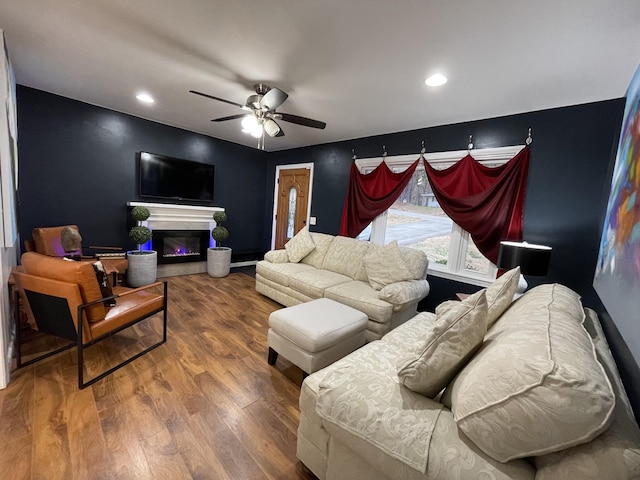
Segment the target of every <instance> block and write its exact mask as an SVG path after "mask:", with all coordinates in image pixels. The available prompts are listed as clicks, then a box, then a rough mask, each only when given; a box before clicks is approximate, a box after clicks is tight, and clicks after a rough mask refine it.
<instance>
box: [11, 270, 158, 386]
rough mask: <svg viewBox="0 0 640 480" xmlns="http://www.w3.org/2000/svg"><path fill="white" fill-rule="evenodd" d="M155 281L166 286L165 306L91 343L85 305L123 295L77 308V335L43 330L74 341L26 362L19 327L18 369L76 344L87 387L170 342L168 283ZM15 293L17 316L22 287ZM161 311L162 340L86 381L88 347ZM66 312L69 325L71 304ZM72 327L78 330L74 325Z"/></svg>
mask: <svg viewBox="0 0 640 480" xmlns="http://www.w3.org/2000/svg"><path fill="white" fill-rule="evenodd" d="M156 284H157V285H160V284H162V285H163V289H164V297H163V302H162V307H161V308H157V309H155V310H153V311H151V312H149V313H147V314H145V315H144V316H142V317H139V318H136V319H135V320H132V321H131V322H128V323H126V324H124V325H122V326H120V327H118V328H116V329H115V330H112V331H110V332H107V333H105V334H104V335H101V336H99V337H98V338H95V339H93V340H91V341H89V342H86V343H84V342H83V341H82V329H83V327H82V325H83V322H82V314H83V311H84V310H85V309H86V308H88V307H90V306H92V305H95V304H98V303H101V302H104V301H105V300H111V299H116V298H118V297H120V295H112V296H110V297H106V298H102V299H100V300H96V301H93V302H90V303H85V304H82V305H79V306H78V309H77V315H78V316H77V319H78V323H77V325H78V330H77V332H76V333H75V334H69V332H68V334H63V335H61V334H56V333H52V332H47V331H46V329H45V330H43V331H44V332H45V333H47V334H49V335H53V336H57V337H60V338H66V339H67V340H71V341H72V343H69V344H67V345H64V346H62V347H60V348H57V349H55V350H53V351H50V352H47V353H45V354H43V355H40V356H38V357H36V358H32V359H30V360H28V361H26V362H22V351H21V344H22V338H21V334H20V330H21V329H20V327H19V326H18V327H17V332H16V351H17V357H18V358H17V366H18V368H22V367H26V366H28V365H31V364H33V363H35V362H38V361H40V360H44V359H45V358H48V357H51V356H53V355H56V354H58V353H61V352H63V351H65V350H68V349H70V348H72V347H74V346H76V347H77V348H78V388H80V389H84V388H86V387H88V386H90V385H93V384H94V383H96V382H97V381H98V380H101V379H103V378H104V377H106V376H107V375H110V374H112V373H113V372H115V371H116V370H118V369H119V368H122V367H124V366H125V365H128V364H129V363H131V362H133V361H134V360H135V359H137V358H139V357H141V356H142V355H144V354H145V353H147V352H150V351H151V350H153V349H154V348H157V347H159V346H160V345H162V344H163V343H165V342H166V341H167V301H168V297H167V291H168V284H167V281H166V280H163V281H161V282H157V283H156ZM154 285H155V284H154ZM147 288H149V286H148V285H147V286H145V287H140V288H137V289H135V290H145V289H147ZM133 291H134V290H131V291H129V292H127V293H132V292H133ZM28 292H29V291H28V290H25V295H28ZM32 293H38V292H32ZM15 295H16V297H15V302H14V309H15V315H16V316H15V318H20V317H19V308H20V306H19V302H18V299H19V295H20V294H19V290H17V289H16V292H15ZM46 296H47V297H51V298H61V299H64V297H53V296H50V295H46ZM25 300H26V301H29V299H28V298H27V299H25ZM65 300H66V299H65ZM159 312H163V316H162V340H160V341H158V342H156V343H154V344H153V345H151V346H149V347H147V348H145V349H144V350H142V351H141V352H138V353H136V354H135V355H133V356H132V357H130V358H128V359H126V360H124V361H122V362H121V363H119V364H117V365H116V366H114V367H112V368H110V369H108V370H106V371H105V372H103V373H101V374H99V375H97V376H96V377H94V378H92V379H90V380H88V381H86V382H85V381H84V350H85V349H87V348H88V347H91V346H93V345H95V344H96V343H99V342H101V341H102V340H105V339H106V338H108V337H111V336H112V335H115V334H116V333H118V332H121V331H122V330H125V329H127V328H129V327H132V326H133V325H135V324H137V323H139V322H141V321H143V320H145V319H147V318H149V317H151V316H153V315H156V314H157V313H159ZM66 314H67V318H64V319H62V320H63V321H64V322H70V324H71V325H73V318H72V314H71V309H70V308H69V306H68V304H67V311H66ZM37 321H38V320H37V319H36V323H37ZM67 325H68V324H67ZM38 328H40V326H39V325H38ZM73 330H74V332H75V327H73ZM70 337H75V338H70Z"/></svg>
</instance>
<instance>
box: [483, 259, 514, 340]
mask: <svg viewBox="0 0 640 480" xmlns="http://www.w3.org/2000/svg"><path fill="white" fill-rule="evenodd" d="M519 281H520V267H516V268H513V269H511V270H509V271H508V272H505V273H503V274H502V275H501V276H500V278H497V279H496V280H495V281H494V282H493V283H492V284H491V285H489V286H488V287H487V306H488V307H489V318H488V319H487V328H489V327H491V325H493V324H494V323H495V322H496V320H498V318H500V316H501V315H502V314H503V313H504V311H505V310H506V309H507V308H509V306H510V305H511V303H512V302H513V296H514V295H515V293H516V290H517V289H518V282H519Z"/></svg>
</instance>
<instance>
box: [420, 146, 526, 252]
mask: <svg viewBox="0 0 640 480" xmlns="http://www.w3.org/2000/svg"><path fill="white" fill-rule="evenodd" d="M529 155H530V150H529V148H523V149H522V150H520V152H518V153H517V154H516V155H515V157H513V158H512V159H511V160H509V161H508V162H507V163H505V164H503V165H500V166H498V167H486V166H484V165H482V164H481V163H479V162H477V161H476V160H474V158H473V157H472V156H471V155H467V156H465V157H464V158H463V159H462V160H460V161H458V162H456V163H455V164H453V165H452V166H451V167H449V168H446V169H444V170H436V169H434V168H433V167H431V165H429V164H428V163H427V162H426V161H425V162H424V164H425V170H426V172H427V177H428V178H429V183H430V184H431V188H432V190H433V193H434V195H435V197H436V199H437V200H438V203H439V204H440V207H441V208H442V210H444V212H445V213H446V214H447V215H448V216H449V217H450V218H451V219H452V220H453V221H454V222H455V223H456V224H458V225H459V226H460V227H461V228H462V229H463V230H466V231H467V232H469V233H470V234H471V238H472V239H473V241H474V243H475V244H476V246H477V247H478V250H480V252H482V254H483V255H484V256H485V257H487V258H488V259H489V260H491V261H492V262H493V263H494V264H495V263H496V262H497V261H498V251H499V249H500V241H501V240H514V241H520V240H522V221H523V217H524V198H525V190H526V185H527V174H528V171H529Z"/></svg>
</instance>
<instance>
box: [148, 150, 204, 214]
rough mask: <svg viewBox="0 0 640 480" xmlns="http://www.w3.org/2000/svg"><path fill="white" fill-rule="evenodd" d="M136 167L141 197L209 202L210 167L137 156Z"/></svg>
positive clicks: (161, 156)
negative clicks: (137, 163) (137, 167)
mask: <svg viewBox="0 0 640 480" xmlns="http://www.w3.org/2000/svg"><path fill="white" fill-rule="evenodd" d="M139 166H140V167H139V179H140V189H139V193H140V196H141V197H154V198H166V199H171V200H190V201H196V202H212V201H213V181H214V176H215V166H214V165H210V164H207V163H199V162H192V161H191V160H183V159H181V158H173V157H167V156H164V155H158V154H155V153H148V152H140V159H139Z"/></svg>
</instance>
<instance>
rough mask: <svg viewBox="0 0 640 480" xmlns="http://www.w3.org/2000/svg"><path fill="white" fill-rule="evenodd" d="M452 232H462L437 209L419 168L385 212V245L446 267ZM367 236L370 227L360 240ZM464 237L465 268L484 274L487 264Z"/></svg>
mask: <svg viewBox="0 0 640 480" xmlns="http://www.w3.org/2000/svg"><path fill="white" fill-rule="evenodd" d="M394 170H395V169H394ZM401 170H402V169H398V171H401ZM454 228H457V229H458V230H460V231H461V232H462V230H461V229H460V228H459V227H457V226H455V225H454V223H453V222H452V220H451V219H450V218H449V217H448V216H447V214H446V213H444V211H443V210H442V208H440V205H439V204H438V202H437V200H436V199H435V196H434V194H433V191H432V190H431V185H430V184H429V181H428V179H427V175H426V173H425V171H424V168H422V167H419V168H416V171H415V173H414V174H413V176H412V178H411V180H409V183H408V184H407V186H406V187H405V189H404V190H403V192H402V193H401V194H400V196H399V197H398V199H397V200H396V201H395V203H394V204H393V205H392V206H391V207H390V208H389V210H388V213H387V223H386V232H385V240H384V243H385V244H386V243H389V242H391V241H393V240H397V241H398V244H400V245H403V246H407V247H411V248H415V249H418V250H422V251H424V252H425V253H426V254H427V257H428V258H429V262H430V265H432V266H433V265H434V264H440V265H443V266H446V265H447V263H448V261H449V250H450V248H451V243H452V234H453V232H454ZM370 232H371V226H369V227H367V228H366V229H365V231H364V232H362V234H361V235H360V237H359V238H368V237H369V235H370ZM463 233H464V235H465V238H468V239H469V240H468V245H467V248H466V250H465V251H466V253H465V261H464V268H465V269H466V270H470V271H473V272H478V273H483V274H487V273H488V272H489V268H490V262H489V260H487V259H486V258H485V257H484V256H483V255H482V254H481V253H480V251H479V250H478V248H477V247H476V246H475V244H474V243H473V241H472V240H471V238H470V237H469V235H468V234H467V233H466V232H463Z"/></svg>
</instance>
